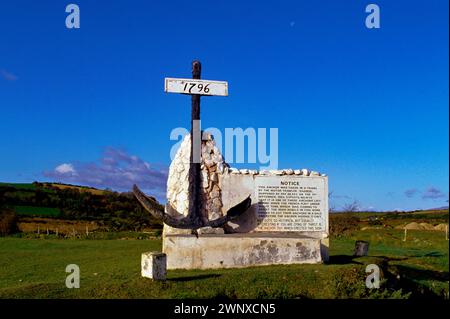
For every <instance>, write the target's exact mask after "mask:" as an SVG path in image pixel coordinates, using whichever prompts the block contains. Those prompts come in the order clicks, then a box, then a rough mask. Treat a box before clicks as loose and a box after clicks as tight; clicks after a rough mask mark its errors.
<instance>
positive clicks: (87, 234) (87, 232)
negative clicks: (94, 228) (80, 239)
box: [86, 225, 89, 236]
mask: <svg viewBox="0 0 450 319" xmlns="http://www.w3.org/2000/svg"><path fill="white" fill-rule="evenodd" d="M86 236H89V228H88V225H86Z"/></svg>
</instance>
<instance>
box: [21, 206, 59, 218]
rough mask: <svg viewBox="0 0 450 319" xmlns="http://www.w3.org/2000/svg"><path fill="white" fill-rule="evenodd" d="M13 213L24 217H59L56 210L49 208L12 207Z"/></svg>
mask: <svg viewBox="0 0 450 319" xmlns="http://www.w3.org/2000/svg"><path fill="white" fill-rule="evenodd" d="M14 211H15V212H16V214H17V215H26V216H43V217H45V216H51V217H58V216H60V215H61V212H60V210H59V209H58V208H51V207H34V206H14Z"/></svg>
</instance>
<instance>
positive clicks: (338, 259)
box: [326, 255, 362, 265]
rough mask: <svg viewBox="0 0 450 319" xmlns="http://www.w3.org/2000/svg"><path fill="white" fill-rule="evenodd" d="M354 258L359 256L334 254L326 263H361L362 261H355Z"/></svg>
mask: <svg viewBox="0 0 450 319" xmlns="http://www.w3.org/2000/svg"><path fill="white" fill-rule="evenodd" d="M355 258H359V257H356V256H350V255H334V256H330V260H329V261H328V262H327V263H326V264H327V265H347V264H353V265H362V263H360V262H358V261H355V260H354V259H355Z"/></svg>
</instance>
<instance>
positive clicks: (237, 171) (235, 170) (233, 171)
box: [230, 167, 240, 174]
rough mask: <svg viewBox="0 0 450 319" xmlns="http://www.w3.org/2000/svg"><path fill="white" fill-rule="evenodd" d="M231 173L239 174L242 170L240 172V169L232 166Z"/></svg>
mask: <svg viewBox="0 0 450 319" xmlns="http://www.w3.org/2000/svg"><path fill="white" fill-rule="evenodd" d="M230 173H231V174H239V173H240V172H239V170H238V169H237V168H234V167H230Z"/></svg>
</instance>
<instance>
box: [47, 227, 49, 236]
mask: <svg viewBox="0 0 450 319" xmlns="http://www.w3.org/2000/svg"><path fill="white" fill-rule="evenodd" d="M48 235H49V232H48V227H47V236H48Z"/></svg>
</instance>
